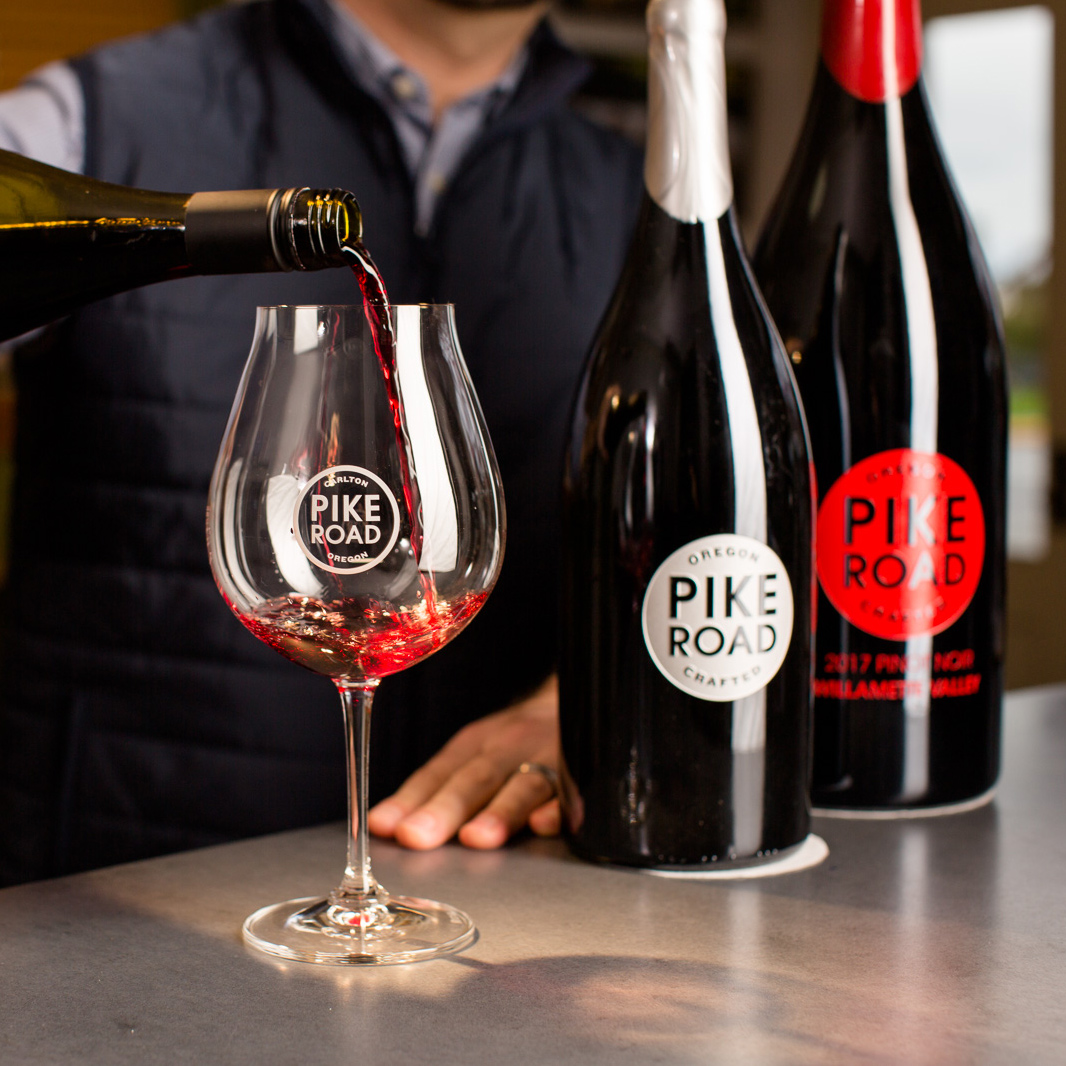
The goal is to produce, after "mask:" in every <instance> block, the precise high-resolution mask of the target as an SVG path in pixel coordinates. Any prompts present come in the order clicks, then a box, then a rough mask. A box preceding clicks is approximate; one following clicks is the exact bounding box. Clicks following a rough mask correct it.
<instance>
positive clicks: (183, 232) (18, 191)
mask: <svg viewBox="0 0 1066 1066" xmlns="http://www.w3.org/2000/svg"><path fill="white" fill-rule="evenodd" d="M361 236H362V219H361V216H360V213H359V205H358V204H357V203H356V200H355V197H354V196H353V195H352V194H351V193H349V192H345V191H343V190H340V189H262V190H240V191H233V192H198V193H193V194H192V195H189V194H187V193H161V192H150V191H148V190H145V189H133V188H128V187H126V186H122V185H111V184H108V183H106V182H101V181H95V180H93V179H91V178H86V177H82V176H81V175H78V174H72V173H70V172H68V171H65V170H58V169H56V168H55V167H49V166H45V165H44V164H43V163H38V162H36V161H34V160H31V159H27V158H26V157H24V156H20V155H16V154H15V153H12V152H3V151H0V340H2V339H7V338H10V337H14V336H17V335H19V334H20V333H24V332H26V331H27V330H30V329H32V328H34V327H36V326H40V325H44V324H45V323H47V322H50V321H53V320H54V319H56V318H59V317H61V316H62V315H65V314H67V313H69V312H70V311H72V310H73V309H74V308H76V307H78V306H80V305H81V304H85V303H89V302H91V301H93V300H98V299H101V298H103V297H105V296H112V295H114V294H116V293H119V292H124V291H126V290H127V289H133V288H137V287H139V286H141V285H149V284H152V283H154V282H159V281H166V280H169V279H172V278H182V277H190V276H192V275H195V274H243V273H259V272H265V271H277V270H321V269H323V268H325V267H334V266H344V265H346V264H348V263H350V262H351V259H350V257H346V256H345V254H344V250H345V248H351V247H352V246H354V247H356V248H359V247H361V245H360V240H361Z"/></svg>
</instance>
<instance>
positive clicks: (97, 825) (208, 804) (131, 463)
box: [0, 0, 641, 883]
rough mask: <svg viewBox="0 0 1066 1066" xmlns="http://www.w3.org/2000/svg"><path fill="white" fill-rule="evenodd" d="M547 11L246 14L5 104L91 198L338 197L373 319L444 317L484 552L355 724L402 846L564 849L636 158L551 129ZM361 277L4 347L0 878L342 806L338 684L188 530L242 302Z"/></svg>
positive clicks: (80, 65)
mask: <svg viewBox="0 0 1066 1066" xmlns="http://www.w3.org/2000/svg"><path fill="white" fill-rule="evenodd" d="M548 6H549V2H548V0H254V2H252V3H247V4H239V5H227V6H223V7H220V8H217V9H214V10H212V11H210V12H208V13H206V14H205V15H202V16H200V17H199V18H198V19H196V20H193V21H190V22H185V23H178V24H175V25H173V26H170V27H167V28H165V29H163V30H162V31H159V32H156V33H154V34H149V35H146V36H140V37H136V38H131V39H128V40H125V41H120V42H116V43H111V44H108V45H106V46H103V47H101V48H99V49H97V50H94V51H92V52H90V53H88V54H86V55H83V56H81V57H79V58H76V59H74V60H71V61H69V62H67V63H63V64H58V65H53V66H51V67H49V68H46V69H44V70H43V71H41V72H38V74H37V75H35V76H33V77H31V78H30V79H29V80H28V81H27V82H26V83H25V84H24V85H23V86H21V87H20V88H19V89H16V90H14V91H12V92H10V93H7V94H4V95H3V96H0V146H3V147H7V148H11V149H13V150H16V151H23V152H25V153H26V154H29V155H35V156H36V157H37V158H41V159H43V160H44V161H45V162H50V163H54V164H57V165H60V166H64V167H66V168H67V169H74V170H79V171H82V172H84V173H86V174H89V175H92V176H94V177H97V178H100V179H103V180H107V181H113V182H118V183H121V184H127V185H133V186H137V187H141V188H154V189H161V190H174V191H187V192H188V191H194V190H200V189H216V188H241V187H244V188H273V187H287V186H294V185H295V186H311V187H339V188H348V189H351V190H352V191H354V192H355V193H356V196H357V197H358V199H359V201H360V205H361V207H362V210H363V215H364V220H365V233H364V236H365V240H366V242H367V245H368V247H369V248H370V251H371V253H372V254H373V256H374V258H375V260H376V262H377V264H378V266H379V268H380V269H381V271H382V274H383V276H384V278H385V280H386V283H387V284H388V286H389V290H390V296H391V297H392V299H393V300H394V301H395V302H397V303H414V302H452V303H454V304H455V306H456V315H457V321H458V329H459V334H460V338H461V342H462V345H463V349H464V353H465V356H466V359H467V363H468V366H469V368H470V372H471V376H472V378H473V380H474V382H475V386H476V388H477V390H478V394H479V397H480V400H481V403H482V406H483V408H484V411H485V415H486V420H487V422H488V425H489V429H490V433H491V436H492V440H493V443H494V447H495V449H496V453H497V458H498V461H499V464H500V468H501V472H502V476H503V481H504V487H505V494H506V499H507V509H508V531H507V549H506V557H505V561H504V567H503V572H502V575H501V577H500V580H499V582H498V585H497V587H496V589H495V591H494V592H493V594H492V596H490V598H489V600H488V602H487V604H486V606H485V607H484V608H483V610H482V611H481V612H480V614H479V616H478V617H477V618H476V619H475V620H474V621H473V622H472V623H471V625H470V626H469V628H468V629H467V630H466V631H465V632H464V633H463V635H462V636H461V637H460V638H459V639H457V640H456V641H454V642H453V643H452V644H450V645H449V646H447V647H446V648H444V649H443V650H441V651H440V652H438V653H437V654H436V655H434V656H432V657H430V658H429V659H427V660H425V661H424V662H423V663H420V664H418V665H415V666H413V667H411V668H410V669H408V670H406V671H403V672H402V673H400V674H397V675H395V676H393V677H390V678H388V679H387V680H386V682H385V683H384V684H382V686H381V689H380V691H379V694H378V696H377V698H376V700H375V710H376V712H377V713H376V714H375V729H374V730H373V738H372V754H371V762H370V767H371V772H370V779H371V789H372V798H374V799H377V800H378V801H379V802H378V803H377V805H376V807H375V809H374V811H373V813H372V816H371V820H370V828H371V829H372V830H373V831H374V832H376V833H378V834H380V835H383V836H392V837H394V838H395V839H396V840H397V841H399V842H400V843H402V844H404V845H407V846H410V847H416V848H422V847H433V846H435V845H437V844H439V843H442V842H443V841H445V840H447V839H449V838H451V837H452V836H453V835H454V834H455V833H456V832H458V834H459V839H460V840H461V841H462V842H463V843H465V844H467V845H470V846H472V847H495V846H498V845H499V844H501V843H503V842H504V841H505V840H506V839H507V838H508V837H509V836H510V835H511V834H512V833H514V832H515V831H517V830H518V829H519V828H521V827H523V826H524V825H526V824H527V822H528V823H529V824H531V825H532V826H533V828H534V829H535V830H538V831H540V832H544V833H550V832H553V831H556V830H557V828H558V809H557V807H555V806H554V804H553V803H552V801H551V795H552V786H551V782H550V780H549V778H550V776H551V773H550V772H551V769H552V768H553V767H554V766H555V762H556V748H557V709H556V697H555V688H554V678H553V670H554V633H555V612H556V597H555V587H556V569H557V568H556V558H557V539H558V535H559V534H558V499H557V497H558V488H557V486H558V481H559V475H560V470H561V456H562V448H563V443H564V438H565V433H566V422H567V417H568V412H569V407H570V404H571V402H572V394H573V390H574V387H575V383H576V380H577V376H578V373H579V369H580V365H581V363H582V361H583V357H584V354H585V350H586V348H587V346H588V344H589V342H590V340H591V337H592V334H593V332H594V329H595V327H596V325H597V322H598V319H599V317H600V315H601V313H602V312H603V309H604V308H605V306H606V303H607V300H608V297H609V295H610V292H611V290H612V288H613V285H614V281H615V279H616V276H617V274H618V272H619V270H620V268H621V264H622V261H623V258H624V254H625V251H626V247H627V244H628V239H629V235H630V232H631V230H632V227H633V224H634V222H635V218H636V211H637V207H638V203H639V197H640V188H641V176H640V155H639V152H638V151H637V149H636V148H635V147H634V146H632V145H630V144H628V143H627V142H625V141H624V140H623V139H622V138H621V137H619V136H617V135H614V134H611V133H609V132H607V131H605V130H603V129H600V128H598V127H596V126H594V125H593V124H591V123H589V122H588V121H586V120H584V119H583V118H581V117H579V116H578V115H577V114H575V113H574V112H573V111H572V110H571V109H570V108H569V107H568V106H567V100H568V98H569V97H570V96H571V94H572V93H573V91H574V90H575V88H576V87H577V86H578V85H579V84H580V82H581V81H582V79H583V78H584V76H585V74H586V72H587V68H586V65H585V63H584V62H583V61H582V60H579V59H578V58H577V57H575V56H574V55H573V54H572V53H570V52H569V51H568V50H566V49H565V48H564V47H563V46H562V45H561V44H560V43H559V42H558V40H557V39H556V38H555V36H554V35H553V33H552V31H551V30H550V28H549V27H548V25H547V24H546V22H545V21H544V16H545V14H546V11H547V8H548ZM354 284H355V283H354V280H353V279H352V278H351V276H350V275H347V272H343V271H326V272H322V273H316V274H307V275H294V274H285V275H257V276H249V277H226V278H192V279H184V280H181V281H174V282H168V283H167V284H164V285H160V286H152V287H147V288H144V289H139V290H135V291H133V292H130V293H127V294H124V295H122V296H119V297H115V298H113V299H109V300H106V301H101V302H99V303H96V304H93V305H91V306H88V307H85V308H83V309H82V310H80V311H78V312H77V313H75V314H73V315H71V316H70V317H69V318H67V319H65V320H64V321H62V322H60V323H57V324H55V325H53V326H52V327H49V328H48V329H47V330H45V331H44V332H43V333H42V334H40V335H37V336H34V337H31V338H29V339H26V340H25V341H24V342H23V343H22V344H20V345H19V346H18V349H17V351H16V353H15V370H16V384H17V390H18V433H17V440H16V459H15V461H16V470H17V475H16V484H15V489H14V494H13V501H12V511H13V518H12V532H11V560H10V563H11V576H10V579H9V583H8V587H7V589H6V590H5V593H4V595H5V600H6V602H5V610H4V617H5V618H6V620H7V632H6V633H5V635H4V636H3V644H2V649H3V652H4V677H3V688H2V698H0V881H2V882H4V883H13V882H17V881H23V880H27V879H31V878H37V877H43V876H49V875H55V874H61V873H67V872H71V871H74V870H80V869H86V868H90V867H93V866H99V865H104V864H109V863H114V862H118V861H123V860H128V859H135V858H142V857H147V856H150V855H155V854H160V853H163V852H167V851H173V850H178V849H181V848H187V847H193V846H200V845H205V844H211V843H216V842H221V841H224V840H230V839H234V838H238V837H242V836H250V835H255V834H260V833H265V832H271V831H276V830H282V829H287V828H292V827H296V826H301V825H307V824H312V823H315V822H322V821H325V820H329V819H332V818H336V817H339V816H340V815H341V814H342V812H343V809H344V792H345V789H344V779H343V756H342V750H341V748H342V745H341V730H340V723H339V717H340V716H339V714H338V713H337V710H336V707H335V702H336V696H335V693H334V692H333V691H332V686H331V685H330V684H329V683H328V682H327V681H325V680H324V679H323V678H321V677H316V676H314V675H312V674H309V673H306V672H304V671H301V670H298V669H296V667H295V666H293V665H292V664H291V663H289V662H287V661H285V660H283V659H282V658H281V657H280V656H277V655H276V653H274V652H273V651H271V650H269V649H267V648H266V647H265V646H263V645H261V644H259V642H258V641H256V640H255V638H254V637H252V636H251V635H250V634H248V633H247V632H245V631H244V629H243V628H242V627H241V626H240V624H239V623H238V622H237V621H236V620H235V619H234V618H233V617H232V616H231V614H230V612H229V611H228V609H227V607H226V605H225V604H224V602H223V601H222V598H221V597H220V596H219V595H218V592H217V590H216V589H215V588H214V585H213V582H212V580H211V577H210V571H209V568H208V565H207V558H206V551H205V547H204V537H203V515H204V506H205V500H206V489H207V484H208V480H209V477H210V471H211V468H212V465H213V461H214V455H215V451H216V449H217V447H218V443H219V441H220V440H221V437H222V433H223V430H224V426H225V421H226V417H227V413H228V409H229V406H230V404H231V402H232V397H233V395H234V392H235V390H236V386H237V382H238V380H239V376H240V373H241V369H242V365H243V361H244V358H245V355H246V352H247V349H248V344H249V342H250V339H251V335H252V322H253V317H254V308H255V307H256V306H257V305H268V304H275V303H350V302H352V299H353V297H354V295H355V292H354ZM521 771H532V772H521ZM382 797H387V798H384V799H382Z"/></svg>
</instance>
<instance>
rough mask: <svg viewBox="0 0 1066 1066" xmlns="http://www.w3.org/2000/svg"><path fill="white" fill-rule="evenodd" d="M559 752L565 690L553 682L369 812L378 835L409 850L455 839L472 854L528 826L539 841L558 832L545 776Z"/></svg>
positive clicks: (484, 724) (458, 740)
mask: <svg viewBox="0 0 1066 1066" xmlns="http://www.w3.org/2000/svg"><path fill="white" fill-rule="evenodd" d="M558 753H559V686H558V683H557V681H556V679H555V677H554V676H553V677H550V678H549V679H548V680H547V681H545V682H544V684H543V685H541V686H540V688H538V689H537V691H536V692H534V693H533V694H532V695H531V696H528V697H527V698H526V699H524V700H521V701H519V702H518V703H515V704H512V705H511V706H510V707H507V708H505V709H504V710H502V711H497V712H496V713H495V714H490V715H487V716H486V717H485V718H479V719H478V720H477V721H476V722H471V723H470V724H469V725H467V726H464V727H463V728H462V729H460V730H459V732H458V733H456V734H455V736H454V737H452V739H451V740H449V741H448V743H447V744H445V745H444V747H443V748H441V750H440V751H439V752H437V754H436V755H434V756H433V758H432V759H430V760H429V762H427V763H426V765H425V766H423V767H422V768H421V769H420V770H416V771H415V772H414V773H413V774H412V775H411V776H410V777H409V778H408V779H407V780H406V781H405V782H404V783H403V784H402V785H401V786H400V788H399V790H398V791H397V792H395V793H393V795H391V796H389V798H388V799H384V800H382V801H381V802H380V803H379V804H377V806H375V807H374V808H373V809H372V810H371V811H370V813H369V816H368V818H367V827H368V828H369V829H370V831H371V832H372V833H374V834H375V835H376V836H381V837H394V838H395V839H396V841H397V842H398V843H400V844H403V845H404V847H408V848H417V849H420V850H422V849H426V848H435V847H437V846H438V845H440V844H443V843H444V842H445V841H447V840H450V839H451V838H452V837H453V836H454V835H455V833H456V832H458V834H459V840H460V842H461V843H463V844H465V845H466V846H467V847H469V848H498V847H500V845H502V844H504V843H506V842H507V840H508V838H509V837H511V836H512V835H513V834H515V833H517V832H518V830H519V829H521V828H522V827H523V826H525V825H526V824H527V823H528V825H529V827H530V828H531V829H532V830H533V832H534V833H536V834H537V835H538V836H555V835H556V834H557V833H558V832H559V818H560V816H559V801H558V799H556V798H555V797H554V796H553V795H552V793H553V786H552V784H551V783H550V782H549V781H548V780H547V778H545V777H544V775H542V774H539V773H535V772H533V773H518V768H519V766H521V765H522V764H523V763H526V762H529V763H540V764H542V765H544V766H548V767H550V768H551V769H553V770H555V769H556V768H557V766H558Z"/></svg>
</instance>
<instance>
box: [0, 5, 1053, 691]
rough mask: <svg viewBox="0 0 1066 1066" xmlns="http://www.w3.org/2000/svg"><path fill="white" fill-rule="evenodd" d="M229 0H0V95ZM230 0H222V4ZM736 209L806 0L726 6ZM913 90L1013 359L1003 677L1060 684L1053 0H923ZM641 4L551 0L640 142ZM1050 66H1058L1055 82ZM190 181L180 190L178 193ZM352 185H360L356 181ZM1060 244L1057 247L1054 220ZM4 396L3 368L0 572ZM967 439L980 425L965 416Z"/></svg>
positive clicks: (595, 103) (749, 226)
mask: <svg viewBox="0 0 1066 1066" xmlns="http://www.w3.org/2000/svg"><path fill="white" fill-rule="evenodd" d="M222 2H227V0H37V2H36V3H34V4H27V3H26V2H25V0H0V90H2V89H6V88H10V87H12V86H14V85H15V84H17V83H18V81H19V80H20V79H21V78H22V77H23V76H24V75H25V74H27V73H28V72H29V71H31V70H33V69H34V68H35V67H37V66H40V65H41V64H42V63H45V62H47V61H49V60H51V59H55V58H59V57H61V56H68V55H73V54H76V53H78V52H80V51H82V50H84V49H86V48H88V47H91V46H92V45H93V44H95V43H97V42H99V41H103V40H107V39H109V38H112V37H117V36H121V35H124V34H128V33H136V32H140V31H144V30H148V29H151V28H152V27H154V26H158V25H161V24H163V23H165V22H169V21H172V20H174V19H176V18H182V17H186V16H190V15H195V14H196V13H198V12H199V11H202V10H204V9H206V8H208V7H212V6H215V5H216V4H217V3H222ZM231 2H232V0H231ZM726 6H727V8H728V10H729V18H730V22H729V34H728V37H727V56H728V60H729V107H730V120H731V130H730V136H731V141H732V151H733V166H734V176H735V181H736V190H737V205H738V209H739V212H740V215H741V220H742V224H743V227H744V231H745V234H746V236H747V238H748V240H749V242H750V241H753V240H754V238H755V234H756V233H757V232H758V228H759V225H760V223H761V221H762V219H763V217H764V215H765V212H766V210H767V208H768V207H769V203H770V201H771V199H772V197H773V195H774V192H775V190H776V189H777V186H778V184H779V182H780V180H781V176H782V174H783V172H784V169H785V167H786V166H787V164H788V160H789V157H790V155H791V152H792V148H793V145H794V142H795V138H796V134H797V132H798V129H799V125H800V123H801V121H802V118H803V112H804V108H805V105H806V101H807V95H808V92H809V89H810V86H811V82H812V78H813V74H814V69H815V64H816V60H817V54H818V28H819V13H820V2H819V0H727V5H726ZM922 10H923V15H924V18H925V20H926V27H925V48H926V58H925V66H924V74H925V82H926V88H927V90H928V93H929V97H930V102H931V105H932V109H933V114H934V118H935V120H936V123H937V126H938V128H939V131H940V135H941V139H942V141H943V144H944V149H945V152H946V154H947V157H948V161H949V164H950V166H951V167H952V169H953V171H954V174H955V177H956V179H957V181H958V184H959V187H960V189H961V191H962V196H963V199H964V200H965V202H966V204H967V206H968V208H969V210H970V214H971V216H972V218H973V221H974V224H975V226H976V228H977V231H978V234H979V236H980V238H981V242H982V244H983V246H984V249H985V253H986V256H987V258H988V260H989V265H990V267H991V269H992V273H993V275H994V277H995V280H996V283H997V285H998V287H999V292H1000V297H1001V302H1002V306H1003V312H1004V321H1005V326H1006V333H1007V342H1008V349H1009V357H1010V378H1011V433H1010V441H1011V450H1010V461H1009V492H1008V553H1009V556H1010V571H1009V578H1008V580H1009V583H1008V647H1007V685H1008V687H1009V688H1019V687H1024V686H1027V685H1035V684H1043V683H1047V682H1052V681H1062V680H1066V623H1063V622H1062V621H1061V620H1060V621H1058V622H1056V620H1055V619H1056V618H1058V617H1059V616H1058V612H1057V610H1056V609H1055V608H1056V606H1057V605H1061V604H1063V603H1066V254H1064V256H1063V262H1062V264H1061V265H1058V266H1057V265H1056V263H1055V257H1054V249H1055V248H1056V246H1057V247H1059V248H1066V186H1063V187H1060V184H1058V183H1056V181H1055V174H1056V171H1058V172H1061V173H1066V0H1048V2H1046V3H1043V4H1032V3H1022V2H1018V3H1014V2H1011V0H923V2H922ZM643 11H644V2H643V0H560V2H559V3H558V4H557V7H556V11H555V14H554V15H553V18H554V20H555V22H556V25H557V28H558V30H559V32H560V34H561V36H562V37H563V38H564V39H565V40H567V41H568V42H569V43H570V44H571V45H572V46H573V47H575V48H577V49H578V50H580V51H583V52H585V53H586V54H587V55H589V56H590V58H592V59H593V61H594V64H595V74H594V76H593V78H592V79H591V80H590V82H589V83H588V85H587V86H586V88H585V91H584V92H583V94H582V96H581V97H580V99H579V100H578V101H577V102H576V103H577V106H578V107H580V108H581V109H582V110H584V111H585V112H586V113H588V114H589V115H590V116H592V117H593V118H595V119H596V120H597V121H600V122H603V123H606V124H609V125H612V126H615V127H617V128H619V129H621V130H622V131H623V132H625V133H626V134H627V135H629V136H630V137H632V138H633V139H634V140H636V141H638V142H639V141H640V140H641V139H642V137H643V133H644V93H645V82H644V79H645V72H646V41H645V36H644V29H643ZM1057 72H1061V73H1062V75H1063V76H1061V77H1058V78H1057V77H1056V73H1057ZM188 191H192V190H188ZM354 191H355V192H356V194H357V195H358V190H354ZM1060 229H1061V230H1062V232H1063V240H1061V241H1056V239H1055V238H1056V234H1057V231H1058V230H1060ZM12 400H13V397H12V393H11V386H10V380H9V376H8V372H7V368H6V366H4V365H3V363H2V362H0V580H2V576H3V569H2V568H3V563H2V558H3V552H2V540H3V538H4V537H5V536H6V533H5V531H6V526H7V515H6V509H5V503H6V498H7V492H6V488H7V485H8V484H9V482H10V477H11V461H10V452H11V434H12V430H13V419H12V412H13V407H12ZM973 431H974V432H975V433H980V432H982V427H981V426H978V425H975V426H974V427H973Z"/></svg>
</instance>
